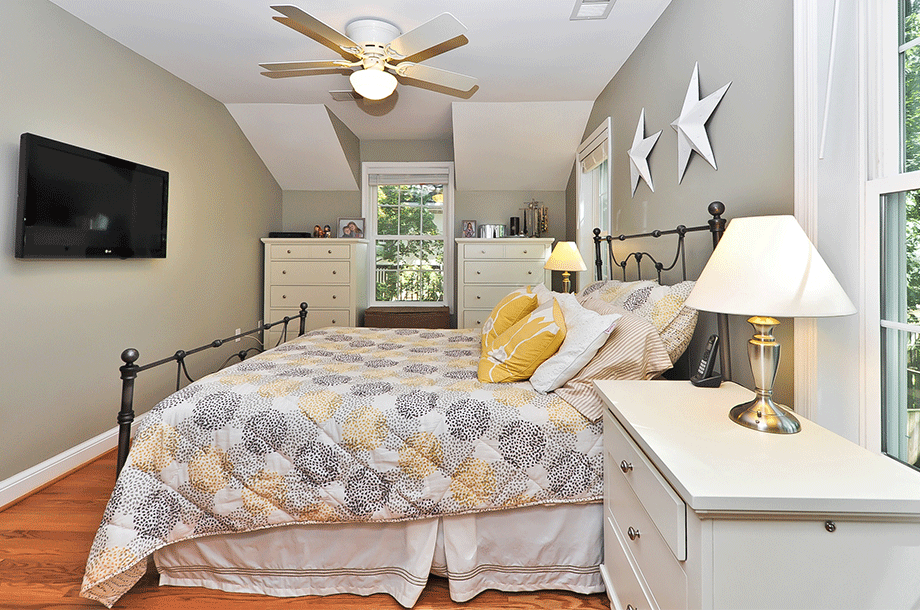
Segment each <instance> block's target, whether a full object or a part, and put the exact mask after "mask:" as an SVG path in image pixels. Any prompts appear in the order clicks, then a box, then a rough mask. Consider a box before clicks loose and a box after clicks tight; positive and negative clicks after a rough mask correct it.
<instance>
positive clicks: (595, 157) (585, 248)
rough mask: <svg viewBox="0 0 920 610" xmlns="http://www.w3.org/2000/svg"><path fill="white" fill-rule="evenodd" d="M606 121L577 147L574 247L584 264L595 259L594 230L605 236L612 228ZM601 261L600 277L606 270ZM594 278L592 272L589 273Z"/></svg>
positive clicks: (608, 138) (607, 128)
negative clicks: (576, 200) (576, 205)
mask: <svg viewBox="0 0 920 610" xmlns="http://www.w3.org/2000/svg"><path fill="white" fill-rule="evenodd" d="M609 157H610V118H609V117H608V118H607V120H605V121H604V122H603V123H602V124H601V125H600V126H599V127H598V128H597V129H596V130H594V133H592V134H591V135H590V136H588V137H587V138H586V139H585V141H584V142H582V143H581V146H579V147H578V155H577V165H578V170H577V173H578V179H577V185H576V189H577V191H578V194H577V199H578V210H577V218H576V221H575V243H576V244H578V249H579V251H580V252H581V257H582V258H583V259H585V260H586V261H593V260H594V258H595V256H594V255H595V249H594V229H595V228H599V229H600V230H601V235H609V234H610V231H611V225H612V212H611V209H610V169H609V161H608V159H609ZM603 260H604V263H603V264H604V269H603V273H604V277H608V273H609V269H607V265H608V262H607V260H606V257H603ZM590 273H591V275H590V276H589V277H592V278H593V277H594V274H595V269H594V268H593V267H592V268H591V269H590Z"/></svg>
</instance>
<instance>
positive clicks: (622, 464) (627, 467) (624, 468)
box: [620, 460, 633, 474]
mask: <svg viewBox="0 0 920 610" xmlns="http://www.w3.org/2000/svg"><path fill="white" fill-rule="evenodd" d="M632 469H633V467H632V464H630V463H629V462H627V461H626V460H623V461H622V462H620V470H622V471H623V474H626V473H627V472H629V471H630V470H632Z"/></svg>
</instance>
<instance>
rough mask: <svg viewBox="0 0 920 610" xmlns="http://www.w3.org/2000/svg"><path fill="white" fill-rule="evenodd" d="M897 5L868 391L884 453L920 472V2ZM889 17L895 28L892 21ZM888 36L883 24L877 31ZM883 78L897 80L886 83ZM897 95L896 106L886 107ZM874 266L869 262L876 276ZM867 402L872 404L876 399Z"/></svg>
mask: <svg viewBox="0 0 920 610" xmlns="http://www.w3.org/2000/svg"><path fill="white" fill-rule="evenodd" d="M892 6H894V5H893V4H892ZM898 6H899V11H898V19H897V28H898V37H897V46H895V45H893V44H892V45H891V46H890V47H888V46H885V38H886V37H885V36H884V35H879V38H880V40H881V42H880V44H879V54H880V55H879V56H880V60H879V66H878V71H879V75H880V76H879V80H878V83H879V85H878V89H879V91H878V92H877V95H876V98H877V99H878V107H879V108H880V110H879V115H880V116H879V117H877V118H878V125H879V132H880V133H879V137H878V138H877V146H878V149H879V151H878V152H879V154H878V155H877V158H879V159H880V160H881V161H880V164H879V166H878V167H877V168H876V169H875V171H876V174H877V175H878V176H879V177H878V178H876V179H874V180H870V181H869V183H868V184H867V198H866V201H867V206H869V211H870V213H872V214H874V213H876V212H877V218H878V223H877V225H876V224H875V223H874V221H873V222H872V226H869V227H867V233H868V235H867V245H869V244H871V245H870V246H869V247H868V248H867V254H872V252H869V250H870V249H872V250H874V252H875V253H877V254H873V257H874V256H877V257H878V258H877V259H875V260H876V261H877V263H878V265H877V269H878V271H877V273H878V279H877V282H869V283H867V285H869V286H873V285H877V286H878V287H879V292H878V300H877V303H872V302H871V301H870V309H871V312H872V313H871V316H870V315H869V313H867V317H871V319H872V320H875V322H874V324H877V326H875V327H874V330H873V329H870V333H869V337H870V343H871V344H873V346H874V348H873V349H870V351H869V354H870V357H871V354H872V353H877V354H878V359H879V379H878V382H877V384H873V385H872V388H873V389H872V390H870V391H873V392H874V391H877V392H878V393H877V394H876V396H879V395H880V397H881V401H880V412H879V413H877V414H876V416H877V417H879V419H880V434H879V439H878V440H879V443H880V446H881V450H882V452H884V453H886V454H888V455H890V456H891V457H893V458H896V459H898V460H900V461H902V462H905V463H907V464H910V465H912V466H914V467H915V468H920V171H917V170H918V169H920V1H918V0H900V2H898ZM887 17H888V18H890V19H891V20H892V22H893V21H894V15H888V16H887ZM891 25H893V23H891ZM885 29H886V24H880V27H879V31H881V32H884V30H885ZM894 66H896V69H895V70H893V68H894ZM886 71H887V73H888V74H890V75H892V76H890V77H887V78H886ZM894 74H896V75H897V76H896V77H894V76H893V75H894ZM895 96H896V99H897V103H894V104H892V103H889V102H890V100H892V98H894V97H895ZM894 109H896V110H894ZM892 114H896V115H897V118H898V120H897V121H896V122H892V121H891V115H892ZM886 125H891V127H888V128H886ZM894 125H897V128H896V129H894ZM886 131H887V132H890V133H886ZM895 131H896V132H897V134H896V135H895V134H894V133H893V132H895ZM895 144H896V146H895ZM886 149H889V150H886ZM889 151H890V153H891V154H888V155H886V154H885V153H886V152H889ZM886 160H887V163H886ZM876 206H877V207H876ZM873 208H874V210H873ZM867 218H872V219H873V220H874V218H875V216H871V215H870V214H867ZM876 240H877V241H876ZM873 266H875V265H874V262H873V261H872V260H867V267H869V268H870V269H869V271H870V273H873V274H874V273H875V271H874V270H873V269H871V267H873ZM876 307H877V308H878V309H877V310H876V309H875V308H876ZM870 324H872V322H870ZM876 337H877V345H874V344H875V341H876ZM868 398H869V401H870V402H871V400H872V397H871V394H870V396H869V397H868Z"/></svg>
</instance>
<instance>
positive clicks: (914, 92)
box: [901, 45, 920, 172]
mask: <svg viewBox="0 0 920 610" xmlns="http://www.w3.org/2000/svg"><path fill="white" fill-rule="evenodd" d="M901 71H902V72H901V76H902V83H901V105H902V107H901V111H902V113H903V122H904V134H903V137H904V151H903V154H904V171H907V172H912V171H915V170H918V169H920V45H917V46H913V47H911V48H910V49H908V50H907V51H905V52H903V53H901Z"/></svg>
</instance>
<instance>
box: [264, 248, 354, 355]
mask: <svg viewBox="0 0 920 610" xmlns="http://www.w3.org/2000/svg"><path fill="white" fill-rule="evenodd" d="M262 243H264V244H265V292H264V306H263V315H264V316H265V319H266V321H267V322H274V321H276V320H280V319H281V318H283V317H284V316H295V315H297V312H298V311H299V310H300V304H301V303H306V304H307V324H306V327H307V330H313V329H315V328H321V327H323V326H357V325H358V324H360V323H361V316H362V315H363V313H364V310H365V309H366V308H367V240H363V239H312V238H311V239H298V238H268V237H266V238H263V239H262ZM297 330H298V328H297V324H296V323H291V325H290V328H289V330H288V338H292V337H294V336H297V335H296V333H297ZM291 332H293V333H294V334H293V335H292V334H291ZM280 334H281V330H280V326H278V327H275V328H272V329H270V330H269V331H268V332H267V335H266V343H267V345H270V346H273V345H275V344H276V343H277V342H278V338H279V336H280Z"/></svg>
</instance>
